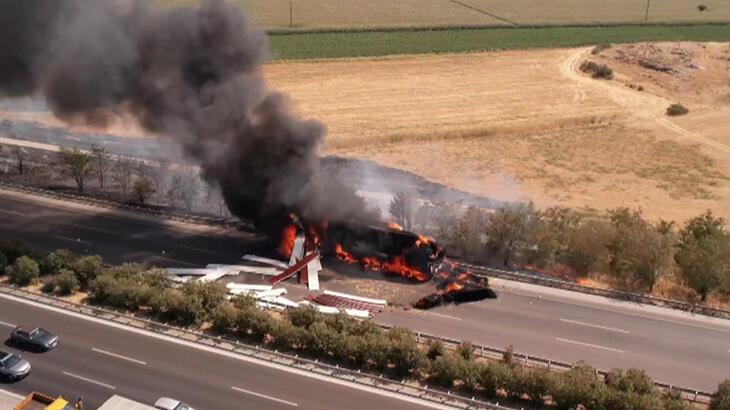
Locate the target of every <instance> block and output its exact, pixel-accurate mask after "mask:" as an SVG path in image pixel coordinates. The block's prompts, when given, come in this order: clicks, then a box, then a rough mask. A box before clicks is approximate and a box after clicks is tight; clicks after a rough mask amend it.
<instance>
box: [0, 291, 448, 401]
mask: <svg viewBox="0 0 730 410" xmlns="http://www.w3.org/2000/svg"><path fill="white" fill-rule="evenodd" d="M0 298H3V299H7V300H12V301H14V302H16V303H23V304H26V305H31V306H35V307H37V308H40V309H45V310H50V311H52V312H56V313H60V314H62V315H66V316H71V317H75V318H77V319H82V320H87V321H89V322H94V323H97V324H101V325H104V326H109V327H113V328H115V329H121V330H124V331H126V332H130V333H136V334H138V335H142V336H147V337H151V338H155V339H159V340H164V341H166V342H169V343H174V344H177V345H181V346H186V347H189V348H192V349H196V350H202V351H204V352H209V353H214V354H217V355H219V356H225V357H228V358H230V359H234V360H238V361H241V362H247V363H253V364H256V365H259V366H263V367H268V368H270V369H276V370H279V371H281V372H285V373H290V374H295V375H298V376H302V377H307V378H309V379H313V380H319V381H321V382H325V383H330V384H336V385H338V386H344V387H348V388H351V389H354V390H360V391H364V392H368V393H372V394H376V395H378V396H382V397H388V398H391V399H396V400H400V401H404V402H407V403H413V404H417V405H419V406H421V407H424V408H425V407H428V408H431V409H448V408H449V407H447V406H444V405H442V404H437V403H433V402H430V401H426V400H420V399H418V398H415V397H409V396H405V395H402V394H398V393H396V392H390V391H384V390H382V389H378V388H375V387H369V386H364V385H362V384H358V383H353V382H349V381H346V380H342V379H335V378H333V377H328V376H325V375H322V374H316V373H311V372H308V371H306V370H300V369H294V368H291V367H289V366H285V365H283V364H278V363H272V362H267V361H265V360H262V359H256V358H253V357H248V356H241V355H239V354H236V353H233V352H228V351H225V350H222V349H216V348H214V347H210V346H204V345H200V344H197V343H194V342H191V341H188V340H182V339H178V338H175V337H172V336H167V335H162V334H159V333H155V332H152V331H149V330H143V329H137V328H134V327H130V326H126V325H123V324H121V323H114V322H110V321H108V320H104V319H99V318H96V317H93V316H88V315H84V314H82V313H77V312H71V311H68V310H65V309H61V308H59V307H55V306H50V305H46V304H43V303H39V302H34V301H31V300H26V299H22V298H18V297H15V296H11V295H7V294H4V293H0Z"/></svg>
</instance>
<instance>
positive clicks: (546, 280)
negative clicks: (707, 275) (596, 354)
mask: <svg viewBox="0 0 730 410" xmlns="http://www.w3.org/2000/svg"><path fill="white" fill-rule="evenodd" d="M461 265H463V266H466V267H468V268H472V269H475V270H476V271H477V272H474V273H477V274H480V273H481V274H482V275H483V276H487V277H494V278H500V279H507V280H513V281H518V282H524V283H531V284H535V285H541V286H549V287H553V288H559V289H564V290H570V291H573V292H581V293H587V294H591V295H596V296H603V297H607V298H611V299H618V300H624V301H627V302H635V303H642V304H646V305H654V306H660V307H668V308H671V309H677V310H683V311H685V312H689V313H694V314H700V315H704V316H710V317H719V318H722V319H730V310H727V309H720V308H714V307H711V306H707V305H698V304H694V303H689V302H683V301H680V300H674V299H665V298H658V297H655V296H649V295H644V294H641V293H634V292H625V291H620V290H612V289H599V288H594V287H591V286H584V285H580V284H577V283H574V282H569V281H565V280H561V279H557V278H551V277H546V276H544V275H540V274H536V273H528V272H524V271H523V272H517V271H508V270H503V269H496V268H491V267H488V266H480V265H473V264H469V263H461Z"/></svg>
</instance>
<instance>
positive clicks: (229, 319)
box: [210, 303, 238, 334]
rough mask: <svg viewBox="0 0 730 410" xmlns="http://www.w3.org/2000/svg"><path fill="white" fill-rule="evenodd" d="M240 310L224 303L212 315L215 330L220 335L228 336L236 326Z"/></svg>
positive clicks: (211, 319)
mask: <svg viewBox="0 0 730 410" xmlns="http://www.w3.org/2000/svg"><path fill="white" fill-rule="evenodd" d="M237 316H238V309H236V308H235V307H234V306H233V305H232V304H230V303H223V304H221V305H220V306H218V307H217V308H216V309H215V310H213V312H211V314H210V321H211V325H212V326H213V330H214V331H216V332H217V333H220V334H228V333H230V332H231V329H233V327H234V326H235V325H236V319H237Z"/></svg>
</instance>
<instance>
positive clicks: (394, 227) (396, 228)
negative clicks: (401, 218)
mask: <svg viewBox="0 0 730 410" xmlns="http://www.w3.org/2000/svg"><path fill="white" fill-rule="evenodd" d="M388 228H390V229H392V230H394V231H402V230H403V227H402V226H400V225H398V224H397V223H395V222H390V223H388Z"/></svg>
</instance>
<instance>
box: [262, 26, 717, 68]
mask: <svg viewBox="0 0 730 410" xmlns="http://www.w3.org/2000/svg"><path fill="white" fill-rule="evenodd" d="M269 37H270V39H271V44H272V49H273V50H274V57H275V59H277V60H300V59H327V58H348V57H349V58H352V57H379V56H388V55H403V54H431V53H466V52H474V51H492V50H511V49H515V50H521V49H540V48H559V47H577V46H584V45H591V44H604V43H633V42H642V41H730V24H703V25H695V24H687V25H625V26H573V27H570V26H566V27H530V28H482V29H444V30H402V31H397V30H389V31H364V32H363V31H361V32H346V31H333V32H317V33H303V32H300V33H270V34H269Z"/></svg>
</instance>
